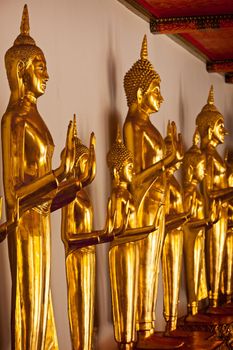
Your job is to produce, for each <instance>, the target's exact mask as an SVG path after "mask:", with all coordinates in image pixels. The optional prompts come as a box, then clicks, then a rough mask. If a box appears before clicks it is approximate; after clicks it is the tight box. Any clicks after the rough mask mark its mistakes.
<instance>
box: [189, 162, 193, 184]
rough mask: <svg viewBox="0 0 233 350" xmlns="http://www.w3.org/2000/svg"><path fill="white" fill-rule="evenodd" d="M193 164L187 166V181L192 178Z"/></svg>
mask: <svg viewBox="0 0 233 350" xmlns="http://www.w3.org/2000/svg"><path fill="white" fill-rule="evenodd" d="M193 170H194V169H193V166H192V165H191V164H190V165H189V167H188V179H189V181H192V179H193Z"/></svg>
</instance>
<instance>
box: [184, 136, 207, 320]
mask: <svg viewBox="0 0 233 350" xmlns="http://www.w3.org/2000/svg"><path fill="white" fill-rule="evenodd" d="M199 139H200V137H199V134H198V132H197V131H195V134H194V136H193V145H192V147H191V148H190V149H189V150H188V151H187V152H185V155H184V161H183V186H184V209H185V210H186V211H190V219H189V221H188V222H187V223H185V225H184V262H185V271H186V288H187V299H188V314H189V315H196V314H197V312H198V304H199V301H201V300H205V299H206V298H207V297H208V291H207V283H206V263H205V230H206V225H207V224H208V221H209V220H208V218H206V213H205V200H204V197H203V194H202V193H201V191H200V188H199V185H200V183H201V182H202V181H203V179H204V176H205V156H204V154H202V153H201V150H200V148H199V145H198V144H199Z"/></svg>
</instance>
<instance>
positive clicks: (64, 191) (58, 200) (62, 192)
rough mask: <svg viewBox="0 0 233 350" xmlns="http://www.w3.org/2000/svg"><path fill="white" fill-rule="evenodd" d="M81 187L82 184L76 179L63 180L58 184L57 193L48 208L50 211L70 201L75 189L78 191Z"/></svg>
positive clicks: (72, 198)
mask: <svg viewBox="0 0 233 350" xmlns="http://www.w3.org/2000/svg"><path fill="white" fill-rule="evenodd" d="M81 188H82V184H81V183H80V182H79V181H78V180H77V179H69V180H66V181H63V182H62V183H61V184H60V185H59V186H58V189H57V193H56V195H55V197H54V198H53V201H52V204H51V209H50V210H51V212H53V211H55V210H57V209H60V208H62V207H63V206H65V205H67V204H69V203H70V202H72V201H73V200H74V199H75V197H76V193H77V191H79V190H80V189H81Z"/></svg>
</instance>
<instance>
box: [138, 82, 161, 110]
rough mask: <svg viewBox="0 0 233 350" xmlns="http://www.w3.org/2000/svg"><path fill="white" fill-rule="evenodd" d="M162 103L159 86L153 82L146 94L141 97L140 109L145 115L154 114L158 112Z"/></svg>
mask: <svg viewBox="0 0 233 350" xmlns="http://www.w3.org/2000/svg"><path fill="white" fill-rule="evenodd" d="M162 102H163V97H162V95H161V92H160V84H159V83H158V82H157V81H156V80H153V81H152V83H151V84H150V86H149V88H148V90H147V92H146V93H145V94H144V95H142V102H141V107H142V108H143V109H144V110H145V111H146V112H147V113H154V112H158V111H159V109H160V105H161V103H162Z"/></svg>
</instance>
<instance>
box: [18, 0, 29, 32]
mask: <svg viewBox="0 0 233 350" xmlns="http://www.w3.org/2000/svg"><path fill="white" fill-rule="evenodd" d="M29 32H30V26H29V14H28V7H27V4H25V5H24V8H23V15H22V20H21V26H20V33H21V34H22V35H29Z"/></svg>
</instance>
